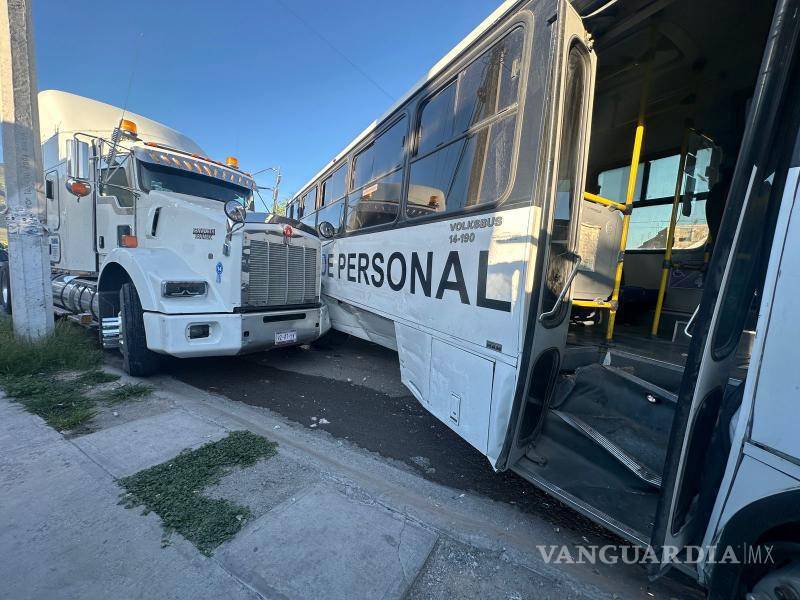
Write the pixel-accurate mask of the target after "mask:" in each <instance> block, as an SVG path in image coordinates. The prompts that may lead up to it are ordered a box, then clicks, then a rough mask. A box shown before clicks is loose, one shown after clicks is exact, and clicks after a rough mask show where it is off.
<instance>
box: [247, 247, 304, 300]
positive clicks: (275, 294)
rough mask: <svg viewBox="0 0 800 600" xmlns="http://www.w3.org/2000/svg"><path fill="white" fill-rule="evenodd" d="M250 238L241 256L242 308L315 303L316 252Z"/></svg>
mask: <svg viewBox="0 0 800 600" xmlns="http://www.w3.org/2000/svg"><path fill="white" fill-rule="evenodd" d="M254 237H255V236H249V237H248V239H247V242H246V244H245V247H244V256H243V257H242V304H243V306H244V307H246V308H253V307H260V306H284V305H292V304H311V303H314V302H318V301H319V297H318V295H317V276H318V266H317V254H318V250H317V249H316V248H309V247H305V246H300V245H296V246H289V245H286V244H284V243H278V242H268V241H264V240H259V239H254Z"/></svg>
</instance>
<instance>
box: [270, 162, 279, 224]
mask: <svg viewBox="0 0 800 600" xmlns="http://www.w3.org/2000/svg"><path fill="white" fill-rule="evenodd" d="M280 185H281V168H280V167H278V168H277V169H275V187H273V188H272V214H273V215H277V214H278V188H279V187H280Z"/></svg>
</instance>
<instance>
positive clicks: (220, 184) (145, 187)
mask: <svg viewBox="0 0 800 600" xmlns="http://www.w3.org/2000/svg"><path fill="white" fill-rule="evenodd" d="M139 181H140V185H141V188H142V191H144V192H150V191H151V190H154V191H157V192H174V193H176V194H186V195H187V196H200V197H201V198H210V199H211V200H219V201H220V202H227V201H228V200H236V201H237V202H241V203H243V204H245V205H247V204H248V203H249V202H250V199H251V197H252V192H251V191H250V190H248V189H247V188H244V187H242V186H240V185H236V184H235V183H231V182H228V181H222V180H221V179H217V178H215V177H207V176H205V175H200V174H199V173H189V172H188V171H182V170H179V169H173V168H171V167H167V166H163V165H156V164H153V163H149V162H141V161H140V162H139Z"/></svg>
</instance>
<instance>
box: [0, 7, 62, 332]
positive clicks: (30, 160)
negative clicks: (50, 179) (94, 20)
mask: <svg viewBox="0 0 800 600" xmlns="http://www.w3.org/2000/svg"><path fill="white" fill-rule="evenodd" d="M0 118H2V136H3V157H4V161H5V176H6V202H7V205H8V212H7V214H6V223H7V226H8V255H9V266H10V269H11V272H10V279H11V300H12V313H13V318H14V331H15V332H16V333H17V334H18V335H21V336H24V337H27V338H30V339H37V338H41V337H43V336H45V335H47V334H49V333H50V332H51V331H52V330H53V291H52V288H51V287H50V256H49V251H48V241H47V235H46V231H45V228H44V226H43V225H42V217H43V212H44V211H43V207H44V191H43V188H44V182H43V173H42V147H41V144H40V140H39V104H38V98H37V87H36V67H35V65H34V60H33V27H32V26H31V0H0Z"/></svg>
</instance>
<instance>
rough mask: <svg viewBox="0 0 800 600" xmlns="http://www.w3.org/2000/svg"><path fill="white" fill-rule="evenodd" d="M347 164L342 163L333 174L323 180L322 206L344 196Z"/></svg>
mask: <svg viewBox="0 0 800 600" xmlns="http://www.w3.org/2000/svg"><path fill="white" fill-rule="evenodd" d="M346 166H347V165H346V164H344V165H342V166H341V167H339V168H338V169H337V170H336V171H335V172H334V173H333V175H331V176H330V177H328V178H327V179H326V180H325V181H323V182H322V203H321V204H320V206H328V205H329V204H332V203H333V202H336V201H337V200H339V199H340V198H342V197H344V192H345V184H346V177H347V168H346Z"/></svg>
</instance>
